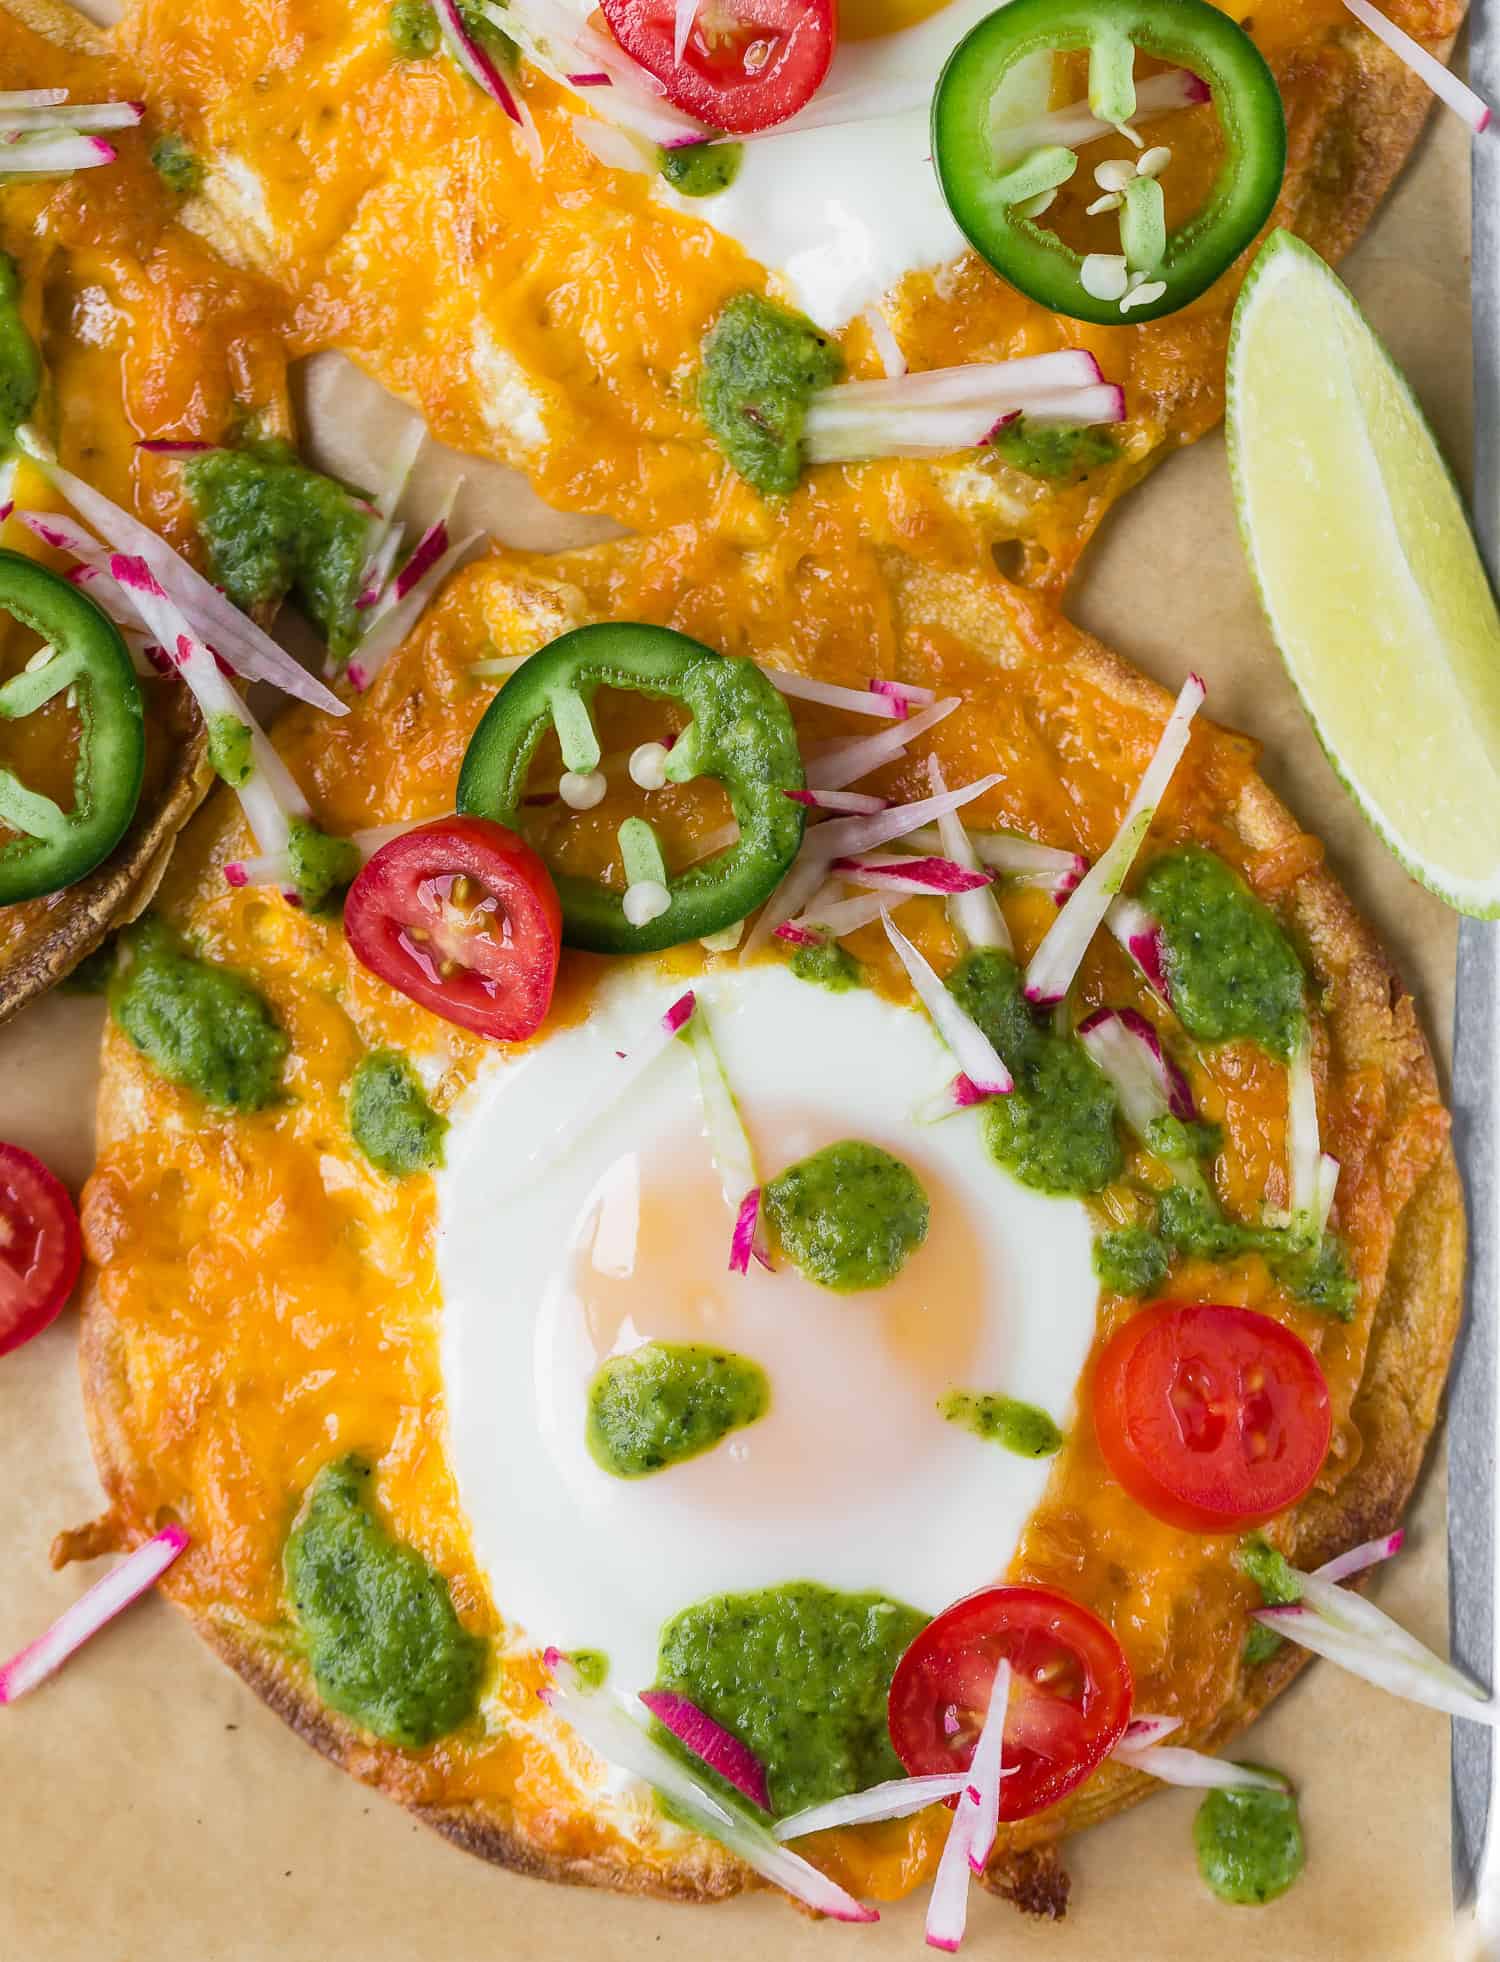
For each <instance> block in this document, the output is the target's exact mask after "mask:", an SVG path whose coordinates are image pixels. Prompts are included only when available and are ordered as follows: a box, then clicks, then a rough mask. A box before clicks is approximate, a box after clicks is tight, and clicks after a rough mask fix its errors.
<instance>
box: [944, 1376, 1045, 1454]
mask: <svg viewBox="0 0 1500 1962" xmlns="http://www.w3.org/2000/svg"><path fill="white" fill-rule="evenodd" d="M938 1409H939V1410H940V1411H941V1412H942V1413H943V1415H944V1416H945V1417H946V1418H947V1420H948V1422H949V1423H950V1424H962V1425H963V1426H964V1428H965V1429H966V1430H970V1431H972V1432H973V1433H974V1435H975V1436H976V1437H982V1438H984V1439H985V1441H986V1442H987V1443H990V1444H999V1445H1003V1446H1004V1447H1005V1449H1006V1450H1007V1451H1014V1452H1015V1454H1016V1456H1017V1457H1018V1458H1051V1457H1054V1456H1055V1455H1056V1454H1057V1453H1058V1452H1059V1451H1061V1449H1062V1446H1063V1434H1062V1432H1061V1431H1060V1430H1059V1429H1058V1428H1057V1426H1056V1424H1054V1423H1053V1421H1052V1419H1051V1418H1050V1417H1049V1416H1048V1415H1047V1413H1046V1411H1045V1410H1039V1409H1038V1408H1037V1406H1036V1405H1035V1404H1034V1403H1022V1402H1021V1401H1020V1400H1019V1399H1018V1398H1016V1397H1002V1396H992V1395H990V1394H989V1393H988V1392H978V1391H973V1390H952V1391H950V1392H949V1394H948V1395H947V1396H945V1397H944V1398H943V1400H942V1402H941V1403H940V1404H939V1405H938Z"/></svg>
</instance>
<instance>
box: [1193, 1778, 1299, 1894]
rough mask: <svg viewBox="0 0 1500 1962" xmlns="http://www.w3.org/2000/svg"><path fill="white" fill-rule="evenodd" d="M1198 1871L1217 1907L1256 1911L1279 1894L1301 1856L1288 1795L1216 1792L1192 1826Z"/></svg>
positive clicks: (1293, 1803)
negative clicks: (1224, 1904)
mask: <svg viewBox="0 0 1500 1962" xmlns="http://www.w3.org/2000/svg"><path fill="white" fill-rule="evenodd" d="M1193 1843H1194V1845H1195V1846H1196V1847H1197V1849H1198V1871H1199V1873H1201V1874H1202V1876H1203V1878H1204V1879H1205V1880H1206V1881H1207V1882H1208V1885H1209V1886H1210V1887H1211V1888H1212V1889H1213V1891H1214V1892H1215V1893H1216V1894H1217V1895H1218V1897H1219V1899H1220V1900H1221V1901H1231V1902H1234V1903H1236V1904H1237V1905H1239V1906H1242V1907H1260V1906H1263V1905H1264V1903H1265V1902H1267V1901H1274V1900H1275V1899H1276V1897H1277V1895H1278V1894H1284V1893H1285V1892H1286V1890H1287V1889H1288V1887H1290V1886H1291V1884H1292V1882H1293V1881H1294V1880H1295V1879H1296V1878H1297V1876H1298V1874H1300V1873H1301V1871H1302V1869H1303V1866H1304V1865H1305V1864H1306V1859H1307V1855H1306V1853H1305V1851H1304V1849H1303V1844H1302V1821H1301V1819H1300V1818H1299V1817H1298V1814H1297V1801H1296V1799H1294V1798H1293V1797H1292V1795H1291V1793H1290V1792H1262V1791H1216V1792H1210V1793H1209V1795H1208V1797H1207V1798H1206V1799H1205V1800H1204V1801H1203V1803H1202V1805H1201V1806H1199V1808H1198V1817H1197V1819H1196V1820H1195V1821H1194V1822H1193Z"/></svg>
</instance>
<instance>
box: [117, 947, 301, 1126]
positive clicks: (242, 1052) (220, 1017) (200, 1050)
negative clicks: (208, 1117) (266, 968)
mask: <svg viewBox="0 0 1500 1962" xmlns="http://www.w3.org/2000/svg"><path fill="white" fill-rule="evenodd" d="M125 944H126V946H127V948H128V950H129V960H128V962H127V964H126V965H125V967H124V968H123V969H122V971H121V972H119V973H118V974H117V975H116V977H115V979H114V981H113V983H112V984H111V987H110V991H109V1005H110V1012H111V1014H112V1015H113V1016H114V1018H115V1020H116V1022H118V1024H119V1025H120V1027H121V1028H122V1029H123V1030H124V1032H125V1034H126V1035H127V1036H129V1038H130V1040H131V1041H132V1042H133V1043H134V1044H135V1046H136V1048H137V1049H139V1050H140V1051H141V1053H142V1054H143V1055H145V1056H146V1057H148V1058H149V1059H150V1061H151V1062H152V1063H153V1064H154V1065H155V1067H156V1068H157V1069H158V1070H159V1071H160V1072H161V1074H162V1075H163V1076H164V1077H166V1078H167V1080H168V1081H169V1082H171V1083H178V1084H181V1085H182V1087H183V1088H184V1089H186V1090H192V1091H195V1092H196V1093H197V1095H198V1096H200V1097H201V1098H202V1099H203V1101H204V1102H205V1103H207V1104H212V1105H214V1106H216V1107H217V1108H218V1109H220V1110H241V1111H252V1110H261V1109H263V1108H264V1107H265V1106H266V1105H267V1104H269V1103H271V1102H273V1101H274V1099H275V1098H276V1097H277V1096H278V1094H279V1093H280V1089H281V1067H282V1064H283V1063H284V1062H285V1060H286V1054H287V1050H288V1048H289V1046H290V1045H289V1044H288V1042H287V1038H286V1035H285V1033H284V1031H283V1030H282V1028H281V1025H280V1023H279V1022H278V1021H277V1020H276V1017H275V1016H274V1015H273V1014H272V1012H271V1009H270V1006H269V1004H268V1003H267V1001H266V999H265V997H264V996H263V995H262V994H261V993H260V991H259V990H258V989H257V988H256V987H255V986H254V985H253V984H252V983H251V982H249V981H247V980H246V979H245V977H244V976H243V975H241V974H236V973H235V971H234V970H233V969H232V968H228V967H220V966H219V965H218V964H217V963H216V962H213V961H203V960H198V959H197V958H196V957H195V956H194V955H192V954H189V953H188V952H187V951H186V949H185V948H184V947H183V946H182V944H181V943H180V942H179V941H178V940H177V939H176V938H175V937H174V936H173V935H172V934H171V933H169V932H168V931H167V929H166V928H165V927H163V926H162V925H161V924H160V923H159V922H158V921H154V920H153V921H148V922H146V923H145V924H144V925H142V926H140V927H137V928H135V929H134V930H133V931H132V932H131V933H130V934H129V935H128V936H126V941H125Z"/></svg>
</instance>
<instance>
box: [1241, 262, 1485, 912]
mask: <svg viewBox="0 0 1500 1962" xmlns="http://www.w3.org/2000/svg"><path fill="white" fill-rule="evenodd" d="M1228 434H1229V454H1230V468H1231V472H1232V475H1233V480H1234V491H1235V502H1236V507H1237V510H1238V514H1239V522H1240V530H1241V535H1242V537H1243V539H1244V543H1245V550H1246V552H1247V554H1248V556H1249V559H1250V565H1251V570H1252V572H1253V574H1254V577H1255V580H1256V583H1257V585H1258V587H1259V590H1260V596H1261V600H1262V603H1263V605H1264V607H1265V611H1266V614H1267V617H1268V619H1269V621H1270V625H1271V631H1272V633H1273V634H1274V636H1275V638H1276V642H1277V644H1278V646H1279V647H1280V649H1281V653H1282V656H1283V658H1284V660H1285V662H1286V665H1287V668H1288V670H1289V672H1290V674H1291V677H1292V680H1293V682H1294V683H1295V685H1296V687H1297V690H1298V692H1299V694H1300V695H1301V697H1302V701H1303V705H1304V706H1305V708H1306V709H1307V712H1308V714H1309V715H1310V716H1311V718H1312V720H1313V724H1314V726H1315V728H1316V730H1317V732H1318V736H1319V738H1320V740H1321V741H1322V743H1323V746H1324V748H1325V749H1326V751H1327V752H1328V755H1329V758H1330V760H1331V762H1332V763H1333V766H1334V768H1335V769H1336V770H1337V771H1338V773H1339V775H1340V777H1341V778H1342V779H1343V781H1344V783H1345V784H1346V785H1347V787H1348V789H1349V791H1350V793H1351V795H1352V796H1353V797H1354V798H1355V800H1356V802H1357V803H1358V805H1359V807H1360V809H1361V811H1362V812H1363V813H1364V815H1365V817H1366V818H1367V819H1368V820H1369V822H1370V823H1371V824H1372V825H1373V826H1374V828H1375V830H1376V831H1377V832H1378V833H1379V834H1380V836H1381V838H1382V839H1383V840H1384V842H1385V843H1386V844H1387V845H1388V846H1389V847H1390V849H1391V850H1392V851H1393V852H1394V853H1395V854H1396V856H1397V857H1398V858H1399V859H1400V860H1401V862H1402V864H1403V865H1404V866H1405V867H1406V869H1407V870H1408V871H1409V872H1411V873H1412V875H1413V876H1414V877H1415V878H1417V879H1419V880H1421V882H1422V883H1423V884H1424V885H1426V886H1429V887H1430V888H1431V889H1432V890H1433V891H1434V892H1436V893H1438V894H1439V896H1440V897H1442V898H1443V899H1445V900H1447V901H1448V903H1449V904H1450V905H1453V906H1456V907H1459V908H1461V909H1462V910H1463V911H1465V912H1471V913H1479V914H1485V915H1495V914H1497V913H1500V616H1497V613H1496V608H1495V601H1494V597H1493V595H1492V593H1491V591H1490V587H1489V582H1488V580H1487V579H1486V577H1485V572H1484V568H1483V566H1482V564H1481V562H1480V559H1479V554H1478V551H1477V550H1476V548H1475V545H1474V541H1473V538H1472V536H1471V534H1470V531H1469V526H1468V520H1467V518H1466V517H1465V514H1464V510H1463V505H1462V503H1461V502H1460V500H1459V496H1458V493H1457V490H1456V489H1455V487H1454V484H1453V480H1452V478H1451V477H1450V476H1449V474H1448V470H1447V467H1446V465H1445V464H1444V462H1443V459H1442V456H1441V454H1440V453H1439V451H1438V448H1437V445H1436V443H1435V441H1434V440H1433V436H1432V432H1431V430H1430V429H1429V428H1428V426H1427V423H1426V421H1425V420H1424V418H1423V416H1422V412H1421V410H1420V409H1419V408H1418V406H1417V404H1416V402H1415V400H1414V399H1413V397H1412V394H1411V391H1410V389H1409V387H1408V386H1407V383H1406V381H1405V379H1404V378H1403V376H1402V375H1401V373H1400V371H1399V370H1398V369H1397V368H1396V366H1395V364H1394V363H1393V362H1392V361H1391V359H1390V356H1389V355H1388V354H1387V353H1386V351H1385V349H1384V348H1383V347H1382V346H1381V344H1380V342H1379V341H1378V340H1377V339H1376V337H1375V335H1374V333H1373V332H1372V331H1371V329H1370V327H1369V325H1368V323H1367V322H1366V321H1365V319H1364V316H1363V315H1362V314H1361V313H1360V311H1359V308H1358V307H1357V305H1356V304H1355V302H1354V300H1353V298H1352V297H1351V295H1350V294H1349V292H1348V290H1347V289H1346V288H1345V287H1344V286H1343V284H1342V283H1341V282H1340V281H1339V280H1338V279H1337V278H1336V277H1335V276H1334V274H1333V273H1332V272H1330V271H1329V269H1328V267H1327V266H1326V265H1325V264H1324V263H1323V261H1322V260H1321V259H1320V258H1319V257H1318V256H1317V254H1316V253H1314V252H1313V251H1311V250H1310V249H1309V248H1308V247H1307V246H1305V245H1303V244H1302V243H1301V242H1300V241H1299V240H1297V239H1295V238H1293V237H1292V236H1291V235H1290V234H1289V233H1287V232H1277V233H1274V234H1273V235H1272V237H1271V239H1270V240H1269V241H1268V243H1267V244H1266V246H1265V247H1264V248H1263V250H1262V251H1261V253H1260V255H1259V257H1258V258H1257V260H1256V262H1255V265H1254V267H1253V268H1252V270H1251V273H1250V276H1249V279H1248V280H1247V281H1246V284H1245V287H1244V290H1243V292H1242V293H1241V296H1240V300H1239V304H1238V306H1237V308H1236V310H1235V319H1234V331H1233V334H1232V336H1231V340H1230V349H1229V374H1228Z"/></svg>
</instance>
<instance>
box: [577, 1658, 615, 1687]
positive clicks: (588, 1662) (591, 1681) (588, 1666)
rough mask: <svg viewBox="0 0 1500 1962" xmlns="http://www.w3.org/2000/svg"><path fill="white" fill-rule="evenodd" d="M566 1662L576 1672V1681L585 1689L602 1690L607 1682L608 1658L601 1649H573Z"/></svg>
mask: <svg viewBox="0 0 1500 1962" xmlns="http://www.w3.org/2000/svg"><path fill="white" fill-rule="evenodd" d="M568 1660H569V1662H571V1663H572V1665H573V1667H574V1668H575V1669H576V1670H577V1671H578V1680H579V1681H580V1682H581V1683H582V1685H583V1687H584V1688H585V1689H588V1690H596V1689H603V1687H604V1685H605V1684H606V1683H607V1682H608V1681H609V1657H608V1656H607V1655H606V1654H605V1653H604V1651H603V1649H573V1650H570V1651H569V1654H568Z"/></svg>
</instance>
